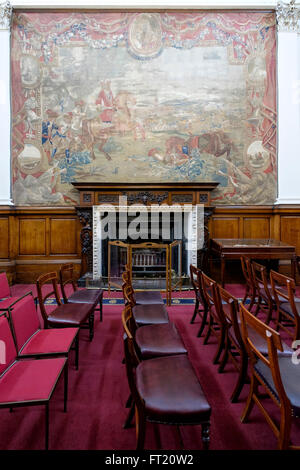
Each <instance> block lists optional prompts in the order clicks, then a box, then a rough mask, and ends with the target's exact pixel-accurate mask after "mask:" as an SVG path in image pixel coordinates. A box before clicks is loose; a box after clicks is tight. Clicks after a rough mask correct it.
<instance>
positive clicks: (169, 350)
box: [122, 305, 187, 428]
mask: <svg viewBox="0 0 300 470" xmlns="http://www.w3.org/2000/svg"><path fill="white" fill-rule="evenodd" d="M122 323H123V328H124V332H125V334H126V335H127V336H128V337H129V338H130V339H131V340H132V341H134V342H135V346H136V350H137V354H138V356H139V358H140V359H141V360H145V359H152V358H154V357H163V356H173V355H178V354H187V350H186V348H185V345H184V343H183V341H182V339H181V337H180V335H179V333H178V330H177V328H176V326H175V324H174V323H172V322H169V323H161V324H156V325H145V326H141V327H139V328H137V327H136V323H135V321H134V318H133V315H132V308H131V306H130V305H127V306H126V307H125V308H124V309H123V311H122ZM131 403H132V400H131V399H130V398H129V399H128V400H127V404H126V406H127V407H129V406H130V404H131ZM133 413H134V404H133V406H131V409H130V411H129V414H128V417H127V420H126V422H125V424H124V428H126V427H128V426H129V423H130V422H131V420H132V416H133Z"/></svg>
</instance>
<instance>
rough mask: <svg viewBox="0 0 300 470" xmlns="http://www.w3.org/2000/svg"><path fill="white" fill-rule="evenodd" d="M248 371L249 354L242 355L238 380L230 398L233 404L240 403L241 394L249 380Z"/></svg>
mask: <svg viewBox="0 0 300 470" xmlns="http://www.w3.org/2000/svg"><path fill="white" fill-rule="evenodd" d="M247 370H248V356H247V354H242V356H241V365H240V370H239V376H238V380H237V383H236V386H235V387H234V390H233V392H232V394H231V397H230V401H231V403H236V402H237V401H238V398H239V396H240V393H241V391H242V389H243V387H244V385H245V383H246V380H247Z"/></svg>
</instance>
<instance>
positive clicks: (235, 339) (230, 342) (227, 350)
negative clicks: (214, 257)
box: [217, 284, 293, 403]
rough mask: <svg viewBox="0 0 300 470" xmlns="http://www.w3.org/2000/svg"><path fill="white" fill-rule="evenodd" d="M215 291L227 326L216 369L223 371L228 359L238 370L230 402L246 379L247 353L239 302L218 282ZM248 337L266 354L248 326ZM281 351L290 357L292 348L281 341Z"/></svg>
mask: <svg viewBox="0 0 300 470" xmlns="http://www.w3.org/2000/svg"><path fill="white" fill-rule="evenodd" d="M217 293H218V296H219V302H218V303H217V305H218V307H219V308H221V309H222V310H223V315H224V316H226V319H227V322H228V327H227V329H226V337H225V345H224V354H223V357H222V359H221V361H220V366H219V369H218V371H219V372H220V373H221V372H223V370H224V368H225V366H226V364H227V361H228V359H230V360H231V362H232V364H233V365H234V367H235V368H236V370H237V372H238V379H237V382H236V385H235V387H234V389H233V392H232V394H231V397H230V400H231V402H232V403H234V402H236V401H237V400H238V398H239V396H240V393H241V391H242V389H243V387H244V385H245V383H246V382H247V381H248V374H247V371H248V353H247V350H246V347H245V344H244V341H243V338H242V333H241V322H240V316H239V303H238V300H237V299H236V298H235V297H234V296H233V295H231V294H230V293H229V292H228V291H227V290H225V289H223V288H222V287H221V286H220V285H219V284H218V285H217ZM248 334H249V338H250V339H251V341H252V343H253V344H254V345H255V347H256V348H257V349H258V351H260V353H261V354H263V355H267V354H268V349H267V346H266V343H265V341H264V340H262V338H261V337H260V335H259V334H257V333H256V331H255V330H253V329H252V328H250V327H249V328H248ZM282 345H283V351H282V352H280V353H279V354H280V355H282V356H289V357H291V356H292V354H293V350H292V349H291V348H290V347H289V346H288V345H287V344H285V343H282Z"/></svg>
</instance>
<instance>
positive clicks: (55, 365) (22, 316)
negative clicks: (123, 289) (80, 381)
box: [0, 264, 103, 449]
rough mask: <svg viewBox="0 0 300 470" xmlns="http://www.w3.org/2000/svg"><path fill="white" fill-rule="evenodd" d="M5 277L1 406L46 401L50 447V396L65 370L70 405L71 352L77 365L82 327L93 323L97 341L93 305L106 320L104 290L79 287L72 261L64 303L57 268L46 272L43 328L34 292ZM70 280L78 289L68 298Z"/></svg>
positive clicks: (63, 273)
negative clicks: (15, 292) (16, 290)
mask: <svg viewBox="0 0 300 470" xmlns="http://www.w3.org/2000/svg"><path fill="white" fill-rule="evenodd" d="M0 278H1V279H0V286H1V288H2V292H1V293H2V294H3V292H5V294H6V297H5V300H3V301H2V302H0V311H2V314H1V315H0V339H1V341H0V408H9V409H10V410H12V409H13V408H15V407H20V406H34V405H45V416H46V419H45V424H46V429H45V447H46V449H48V446H49V401H50V399H51V397H52V394H53V392H54V390H55V388H56V385H57V383H58V380H59V378H60V376H61V375H62V373H63V371H64V380H65V385H64V411H66V410H67V389H68V356H69V352H70V350H71V348H72V346H74V349H75V365H76V369H78V360H79V329H80V328H82V327H86V326H88V328H89V330H90V340H92V337H93V323H94V309H95V307H96V304H98V303H99V302H101V307H100V319H102V296H103V292H102V291H101V292H99V291H98V292H97V291H96V290H95V291H94V290H93V291H90V290H85V289H82V290H77V286H76V285H75V284H74V283H75V281H74V279H73V265H71V264H65V265H63V266H62V267H61V270H60V281H61V291H62V295H63V299H64V302H65V303H62V301H61V298H60V295H59V292H58V276H57V273H55V272H52V273H47V274H44V275H41V276H40V277H39V278H38V280H37V292H38V299H39V305H40V311H41V314H42V317H43V321H44V327H43V328H41V325H40V318H39V315H38V312H37V309H36V303H35V300H34V296H33V294H32V292H28V293H26V294H25V295H23V296H22V297H13V296H11V295H10V294H11V292H10V288H9V285H8V282H7V277H6V273H1V275H0ZM48 282H51V284H52V290H51V288H50V290H49V286H47V287H46V284H48ZM68 283H70V284H72V286H73V289H74V292H73V293H72V294H71V295H70V296H69V297H67V295H66V285H67V284H68ZM85 291H87V292H85ZM91 294H92V295H91ZM52 295H54V296H55V300H56V303H57V307H55V308H54V310H52V311H51V312H50V313H48V312H47V307H46V300H47V299H48V298H49V297H51V296H52ZM84 301H85V302H84ZM36 359H38V361H37V360H36Z"/></svg>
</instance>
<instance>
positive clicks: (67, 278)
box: [59, 263, 103, 321]
mask: <svg viewBox="0 0 300 470" xmlns="http://www.w3.org/2000/svg"><path fill="white" fill-rule="evenodd" d="M59 280H60V288H61V293H62V295H63V299H64V303H65V304H67V303H70V304H78V303H79V304H80V303H84V304H85V303H87V304H92V305H94V310H95V311H96V310H99V312H100V321H102V316H103V290H102V289H86V288H83V289H78V285H77V282H76V279H75V276H74V265H73V263H65V264H63V265H62V266H61V267H60V271H59ZM68 285H69V286H71V288H72V291H73V292H72V293H71V294H70V295H69V296H67V294H66V286H68ZM98 304H99V308H96V306H97V305H98Z"/></svg>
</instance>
